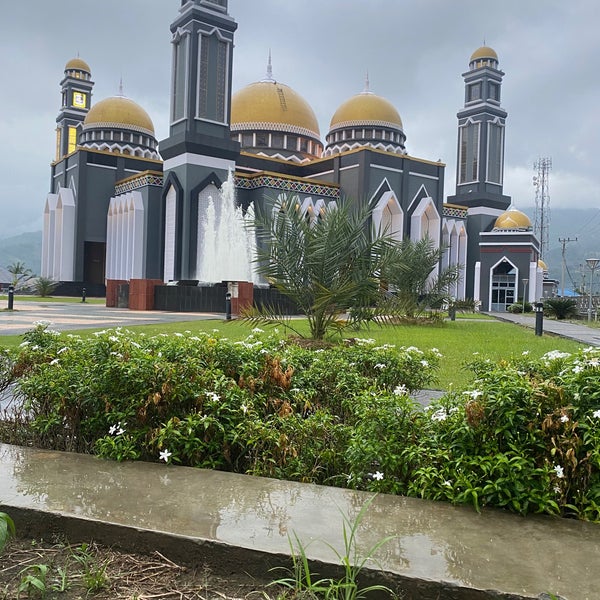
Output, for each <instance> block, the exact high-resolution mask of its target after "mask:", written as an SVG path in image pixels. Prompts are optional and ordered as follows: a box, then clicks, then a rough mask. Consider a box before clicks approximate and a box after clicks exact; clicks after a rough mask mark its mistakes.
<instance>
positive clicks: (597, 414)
mask: <svg viewBox="0 0 600 600" xmlns="http://www.w3.org/2000/svg"><path fill="white" fill-rule="evenodd" d="M592 417H594V419H600V409H598V410H595V411H594V412H593V413H592Z"/></svg>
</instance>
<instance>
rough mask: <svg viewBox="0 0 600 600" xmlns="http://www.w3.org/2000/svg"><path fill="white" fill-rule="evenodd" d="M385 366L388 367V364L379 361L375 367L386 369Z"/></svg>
mask: <svg viewBox="0 0 600 600" xmlns="http://www.w3.org/2000/svg"><path fill="white" fill-rule="evenodd" d="M385 367H386V365H384V364H383V363H377V364H376V365H375V367H374V368H375V369H385Z"/></svg>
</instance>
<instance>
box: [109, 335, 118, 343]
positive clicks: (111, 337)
mask: <svg viewBox="0 0 600 600" xmlns="http://www.w3.org/2000/svg"><path fill="white" fill-rule="evenodd" d="M108 339H109V341H111V342H118V341H119V338H118V337H117V336H116V335H110V336H108Z"/></svg>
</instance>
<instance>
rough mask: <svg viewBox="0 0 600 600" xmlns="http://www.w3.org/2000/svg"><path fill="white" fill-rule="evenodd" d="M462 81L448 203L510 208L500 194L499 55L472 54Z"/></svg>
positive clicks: (485, 49) (485, 50)
mask: <svg viewBox="0 0 600 600" xmlns="http://www.w3.org/2000/svg"><path fill="white" fill-rule="evenodd" d="M462 76H463V78H464V80H465V105H464V107H463V108H462V109H461V110H459V111H458V113H457V115H456V116H457V117H458V152H457V164H456V195H455V196H451V197H450V198H448V202H451V203H453V204H461V205H463V206H468V207H471V206H486V207H489V208H493V209H497V210H498V211H499V212H497V214H496V215H495V216H498V215H499V214H500V213H501V212H502V211H504V210H506V209H507V208H508V207H509V206H510V198H509V197H508V196H504V194H503V181H504V128H505V125H506V116H507V112H506V111H505V110H504V109H503V108H502V107H501V106H500V94H501V90H502V78H503V77H504V73H503V72H502V71H501V70H500V69H499V68H498V55H497V54H496V52H495V51H494V50H493V49H492V48H489V47H488V46H482V47H481V48H479V49H477V50H476V51H475V52H473V54H472V56H471V60H470V62H469V70H468V71H467V72H466V73H463V75H462Z"/></svg>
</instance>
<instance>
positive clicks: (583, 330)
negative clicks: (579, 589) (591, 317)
mask: <svg viewBox="0 0 600 600" xmlns="http://www.w3.org/2000/svg"><path fill="white" fill-rule="evenodd" d="M487 314H489V316H490V317H494V318H496V319H499V320H501V321H508V322H510V323H516V324H517V325H522V326H523V327H528V328H530V329H535V315H532V314H527V313H526V314H524V315H523V314H512V313H508V312H506V313H487ZM542 334H551V335H558V336H560V337H564V338H568V339H571V340H574V341H576V342H581V343H582V344H586V345H587V346H600V328H597V327H588V326H587V325H585V323H584V322H581V323H571V322H569V321H557V320H555V319H548V318H545V319H543V321H542ZM598 596H599V598H600V594H599V595H598Z"/></svg>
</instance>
